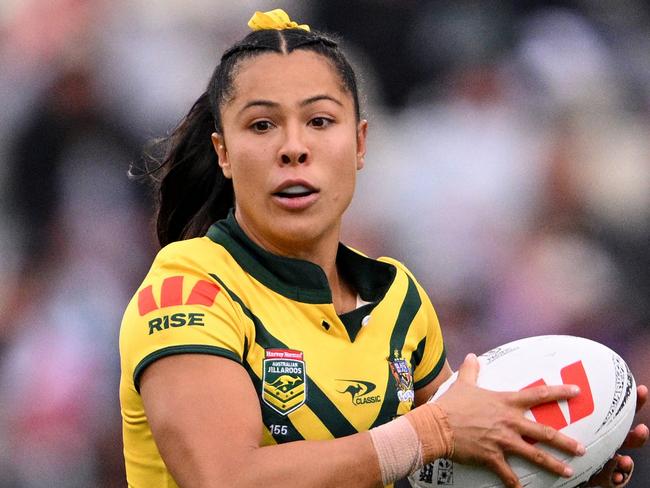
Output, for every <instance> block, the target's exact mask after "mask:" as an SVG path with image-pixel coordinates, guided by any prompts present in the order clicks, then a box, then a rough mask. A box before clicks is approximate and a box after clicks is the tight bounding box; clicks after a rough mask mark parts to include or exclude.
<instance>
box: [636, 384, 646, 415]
mask: <svg viewBox="0 0 650 488" xmlns="http://www.w3.org/2000/svg"><path fill="white" fill-rule="evenodd" d="M647 400H648V387H647V386H645V385H639V386H637V387H636V411H637V412H638V411H639V410H641V409H642V408H643V405H645V402H646V401H647Z"/></svg>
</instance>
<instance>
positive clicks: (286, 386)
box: [262, 349, 307, 415]
mask: <svg viewBox="0 0 650 488" xmlns="http://www.w3.org/2000/svg"><path fill="white" fill-rule="evenodd" d="M264 356H265V359H264V363H263V366H262V368H263V377H262V400H263V401H264V403H266V404H267V405H268V406H269V407H271V408H272V409H273V410H275V411H276V412H278V413H279V414H281V415H288V414H290V413H291V412H293V411H294V410H296V409H297V408H299V407H300V406H301V405H302V404H303V403H305V400H306V399H307V382H306V378H307V375H306V374H305V361H304V358H303V354H302V351H294V350H293V349H266V350H265V351H264Z"/></svg>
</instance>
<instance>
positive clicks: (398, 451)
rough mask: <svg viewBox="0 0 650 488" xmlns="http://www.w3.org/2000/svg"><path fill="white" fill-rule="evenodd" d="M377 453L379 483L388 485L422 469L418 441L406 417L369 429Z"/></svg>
mask: <svg viewBox="0 0 650 488" xmlns="http://www.w3.org/2000/svg"><path fill="white" fill-rule="evenodd" d="M370 437H371V439H372V443H373V445H374V446H375V451H376V452H377V458H378V460H379V469H380V470H381V481H382V483H383V484H384V485H389V484H391V483H393V482H394V481H397V480H399V479H402V478H404V477H406V476H408V475H409V474H410V473H412V472H413V471H415V470H416V469H419V468H421V467H422V453H421V449H420V441H419V439H418V435H417V433H416V432H415V429H414V428H413V426H412V425H411V422H409V421H408V420H407V419H406V417H398V418H396V419H395V420H391V421H390V422H388V423H386V424H384V425H380V426H379V427H375V428H374V429H370Z"/></svg>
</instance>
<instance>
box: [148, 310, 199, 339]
mask: <svg viewBox="0 0 650 488" xmlns="http://www.w3.org/2000/svg"><path fill="white" fill-rule="evenodd" d="M204 318H205V314H204V313H196V312H194V313H192V312H190V313H182V312H180V313H173V314H171V315H163V316H162V317H155V318H153V319H151V320H150V321H149V335H151V334H153V333H154V332H160V331H161V330H165V329H169V327H183V326H184V325H188V326H194V325H199V326H203V325H205V322H204V320H203V319H204Z"/></svg>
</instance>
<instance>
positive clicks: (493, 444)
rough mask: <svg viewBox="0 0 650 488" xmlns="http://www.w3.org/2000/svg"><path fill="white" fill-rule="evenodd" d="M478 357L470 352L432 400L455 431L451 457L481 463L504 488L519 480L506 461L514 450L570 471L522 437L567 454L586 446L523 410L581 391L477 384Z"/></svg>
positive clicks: (561, 472)
mask: <svg viewBox="0 0 650 488" xmlns="http://www.w3.org/2000/svg"><path fill="white" fill-rule="evenodd" d="M478 372H479V362H478V359H477V358H476V356H475V355H473V354H470V355H468V356H467V357H466V358H465V361H464V362H463V364H462V365H461V366H460V368H459V370H458V378H457V380H456V381H455V382H454V384H452V385H451V387H450V388H449V390H448V391H447V392H445V393H444V394H443V395H442V396H441V397H440V398H439V399H438V400H436V403H437V404H438V405H439V406H440V407H441V408H442V409H443V410H444V411H445V412H446V414H447V417H448V421H449V426H450V428H451V429H452V431H453V434H454V455H453V459H454V460H456V461H459V462H461V463H467V464H479V465H485V466H486V467H488V468H490V469H491V470H492V471H494V472H495V473H496V474H497V475H498V476H499V478H501V480H502V481H503V483H504V484H505V485H506V486H508V487H513V488H519V487H521V484H520V483H519V479H518V477H517V475H516V474H515V473H514V471H513V470H512V468H511V467H510V465H509V464H508V462H507V460H506V455H508V454H515V455H517V456H520V457H522V458H524V459H527V460H529V461H531V462H533V463H535V464H538V465H539V466H541V467H543V468H544V469H547V470H548V471H551V472H553V473H556V474H558V475H560V476H565V477H569V476H571V475H572V474H573V473H572V471H571V469H570V467H569V466H567V465H566V464H564V463H563V462H561V461H559V460H558V459H556V458H555V457H553V456H552V455H551V454H549V453H548V452H546V451H544V450H542V449H540V448H539V447H536V446H535V445H534V444H531V443H529V442H527V441H526V440H525V438H529V439H533V440H535V441H541V442H543V443H544V444H547V445H549V446H553V447H555V448H558V449H560V450H562V451H565V452H567V453H569V454H571V455H581V454H583V453H584V447H583V446H582V445H580V444H579V443H578V442H577V441H575V440H573V439H571V438H569V437H567V436H565V435H563V434H561V433H560V432H558V431H557V430H555V429H553V428H551V427H548V426H545V425H542V424H538V423H536V422H533V421H532V420H528V419H527V418H526V417H524V412H525V411H526V410H528V409H530V407H532V406H534V405H539V404H541V403H546V402H551V401H558V400H566V399H569V398H573V397H575V396H576V395H578V394H579V389H578V388H577V387H576V386H572V385H562V386H538V387H534V388H529V389H526V390H523V391H520V392H495V391H490V390H485V389H482V388H479V387H477V386H476V380H477V378H478Z"/></svg>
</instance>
